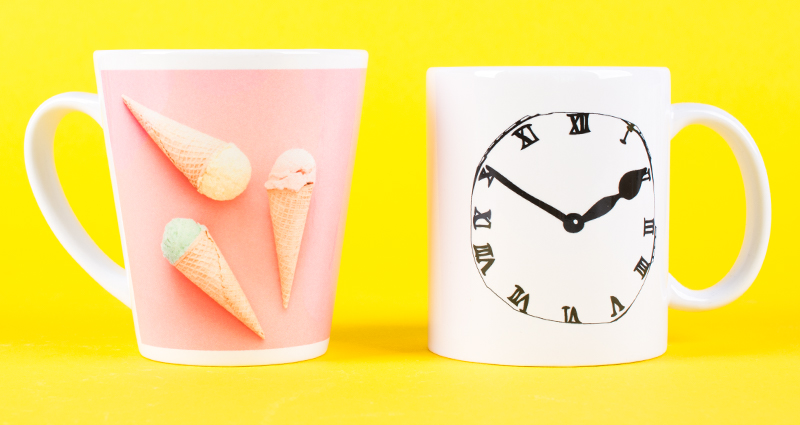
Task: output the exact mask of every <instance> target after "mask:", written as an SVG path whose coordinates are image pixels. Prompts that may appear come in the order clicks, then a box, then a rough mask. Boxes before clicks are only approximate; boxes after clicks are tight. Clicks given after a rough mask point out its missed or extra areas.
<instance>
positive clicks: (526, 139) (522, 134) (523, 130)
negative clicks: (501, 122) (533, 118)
mask: <svg viewBox="0 0 800 425" xmlns="http://www.w3.org/2000/svg"><path fill="white" fill-rule="evenodd" d="M513 135H514V136H517V137H519V139H520V140H522V149H525V148H527V147H528V146H530V145H532V144H534V143H536V142H538V141H539V138H538V137H536V134H535V133H534V132H533V130H532V129H531V124H527V125H523V126H522V127H520V128H518V129H517V131H515V132H514V133H513ZM522 149H520V150H522Z"/></svg>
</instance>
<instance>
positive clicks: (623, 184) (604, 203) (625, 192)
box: [581, 168, 647, 223]
mask: <svg viewBox="0 0 800 425" xmlns="http://www.w3.org/2000/svg"><path fill="white" fill-rule="evenodd" d="M646 173H647V168H642V169H641V170H633V171H628V172H627V173H625V174H624V175H623V176H622V178H620V179H619V193H618V194H616V195H611V196H606V197H605V198H603V199H601V200H599V201H597V202H596V203H595V204H594V205H592V207H591V208H589V210H588V211H586V212H585V213H584V214H583V215H582V216H581V221H583V222H584V223H585V222H587V221H590V220H594V219H596V218H600V217H602V216H604V215H606V214H608V212H609V211H611V209H612V208H614V205H616V204H617V201H619V200H620V199H622V198H624V199H627V200H631V199H633V198H635V197H636V195H638V194H639V189H641V188H642V178H643V177H644V176H645V174H646Z"/></svg>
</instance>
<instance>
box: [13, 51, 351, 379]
mask: <svg viewBox="0 0 800 425" xmlns="http://www.w3.org/2000/svg"><path fill="white" fill-rule="evenodd" d="M94 60H95V71H96V75H97V88H98V93H99V94H90V93H63V94H60V95H57V96H54V97H52V98H50V99H48V100H47V101H45V102H44V103H43V104H42V105H41V106H40V107H39V108H38V109H37V110H36V112H34V114H33V116H32V117H31V120H30V122H29V123H28V128H27V131H26V133H25V163H26V167H27V171H28V178H29V180H30V184H31V189H32V191H33V194H34V196H35V197H36V201H37V202H38V204H39V207H40V208H41V210H42V214H43V215H44V218H45V219H46V220H47V223H48V224H49V225H50V228H51V229H52V230H53V233H55V235H56V237H57V238H58V240H59V241H60V242H61V243H62V244H63V245H64V248H66V250H67V251H68V252H69V253H70V255H72V257H74V258H75V260H76V261H77V262H78V264H80V265H81V266H82V267H83V268H84V269H85V270H86V271H87V272H88V273H89V275H91V276H92V277H93V278H94V279H95V280H97V282H98V283H100V285H101V286H103V288H105V289H106V290H108V291H109V292H110V293H111V294H112V295H114V296H115V297H116V298H118V299H119V300H120V301H122V302H123V303H124V304H125V305H127V306H129V307H131V309H132V310H133V323H134V326H135V329H136V339H137V343H138V346H139V351H140V352H141V353H142V355H143V356H145V357H147V358H149V359H153V360H158V361H163V362H169V363H181V364H192V365H260V364H273V363H286V362H293V361H299V360H305V359H310V358H313V357H317V356H320V355H322V354H323V353H325V351H326V349H327V347H328V339H329V336H330V328H331V320H332V316H333V303H334V295H335V292H336V280H337V277H338V269H339V258H340V254H341V247H342V238H343V234H344V224H345V217H346V211H347V199H348V196H349V192H350V178H351V175H352V167H353V160H354V157H355V148H356V139H357V136H358V123H359V120H360V115H361V102H362V99H363V94H364V81H365V77H366V66H367V52H365V51H363V50H121V51H98V52H95V54H94ZM72 111H79V112H83V113H85V114H88V115H89V116H91V117H92V118H94V120H95V121H97V123H98V124H100V126H102V128H103V133H104V135H105V141H106V152H107V154H108V161H109V169H110V171H111V182H112V188H113V191H114V201H115V204H116V211H117V218H118V220H119V230H120V234H121V239H122V253H123V257H124V260H125V269H124V270H123V269H122V268H121V267H119V266H118V265H117V264H115V263H114V262H113V261H111V260H110V259H109V258H108V257H107V256H106V255H105V254H104V253H103V252H102V251H101V250H100V249H99V248H98V247H97V245H95V243H94V242H93V241H92V239H91V238H90V237H89V235H88V234H87V233H86V232H85V231H84V229H83V227H81V224H80V223H79V222H78V220H77V218H76V217H75V215H74V213H73V212H72V210H71V209H70V206H69V203H68V202H67V200H66V198H65V196H64V193H63V191H62V190H61V186H60V184H59V181H58V176H57V175H56V169H55V164H54V162H53V136H54V134H55V130H56V127H57V125H58V123H59V121H60V120H61V118H63V117H64V115H66V114H67V113H69V112H72ZM287 159H288V160H287ZM292 167H293V168H292ZM276 170H278V171H276ZM281 179H284V180H281ZM289 179H294V180H293V181H291V182H290V181H288V180H289ZM265 183H269V186H265ZM289 186H291V187H289ZM295 186H296V187H295ZM312 194H313V195H312Z"/></svg>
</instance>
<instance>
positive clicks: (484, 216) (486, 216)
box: [472, 208, 492, 230]
mask: <svg viewBox="0 0 800 425" xmlns="http://www.w3.org/2000/svg"><path fill="white" fill-rule="evenodd" d="M479 220H483V221H485V222H486V224H478V221H479ZM472 227H473V228H474V229H476V230H477V229H478V227H485V228H487V229H491V228H492V210H489V211H486V212H485V213H482V212H480V211H478V209H477V208H475V214H473V215H472Z"/></svg>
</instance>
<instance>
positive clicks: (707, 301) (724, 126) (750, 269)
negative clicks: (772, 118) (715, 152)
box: [668, 103, 772, 311]
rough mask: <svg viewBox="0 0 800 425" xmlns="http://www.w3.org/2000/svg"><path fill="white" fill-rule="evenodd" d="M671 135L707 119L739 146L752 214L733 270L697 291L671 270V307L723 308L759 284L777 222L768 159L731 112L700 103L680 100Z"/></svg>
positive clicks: (738, 159) (733, 145) (733, 146)
mask: <svg viewBox="0 0 800 425" xmlns="http://www.w3.org/2000/svg"><path fill="white" fill-rule="evenodd" d="M671 116H672V132H671V135H670V138H672V137H675V135H676V134H677V133H678V132H679V131H680V130H681V129H683V128H684V127H686V126H688V125H691V124H701V125H704V126H706V127H709V128H711V129H712V130H714V131H716V132H717V133H718V134H719V135H720V136H722V138H723V139H725V141H726V142H727V143H728V145H729V146H730V147H731V149H732V150H733V154H734V156H735V157H736V162H738V164H739V171H741V173H742V180H743V181H744V194H745V200H746V210H745V211H746V218H745V228H744V241H743V242H742V248H741V250H740V251H739V256H738V257H737V258H736V262H735V263H733V267H731V269H730V271H729V272H728V274H726V275H725V277H723V278H722V280H720V281H719V282H717V283H716V284H715V285H714V286H711V287H710V288H706V289H702V290H692V289H688V288H686V287H685V286H683V285H681V284H680V283H679V282H678V281H677V280H675V278H674V277H672V275H669V279H668V280H669V282H668V285H669V294H670V295H669V306H670V307H672V308H676V309H678V310H689V311H702V310H711V309H713V308H717V307H722V306H724V305H726V304H728V303H730V302H732V301H733V300H735V299H736V298H739V296H740V295H742V294H743V293H744V292H745V291H746V290H747V288H749V287H750V285H751V284H752V283H753V281H754V280H755V279H756V276H757V275H758V272H759V270H760V269H761V265H762V264H763V263H764V257H765V256H766V254H767V244H768V243H769V232H770V225H771V221H772V203H771V200H770V193H769V181H767V170H766V168H765V167H764V160H763V159H762V158H761V153H760V152H759V151H758V147H757V146H756V143H755V141H753V138H752V137H751V136H750V133H748V132H747V130H746V129H745V128H744V126H743V125H742V123H740V122H739V121H738V120H737V119H736V118H734V117H733V116H732V115H731V114H729V113H727V112H725V111H723V110H722V109H719V108H717V107H714V106H710V105H703V104H699V103H676V104H674V105H672V107H671Z"/></svg>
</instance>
